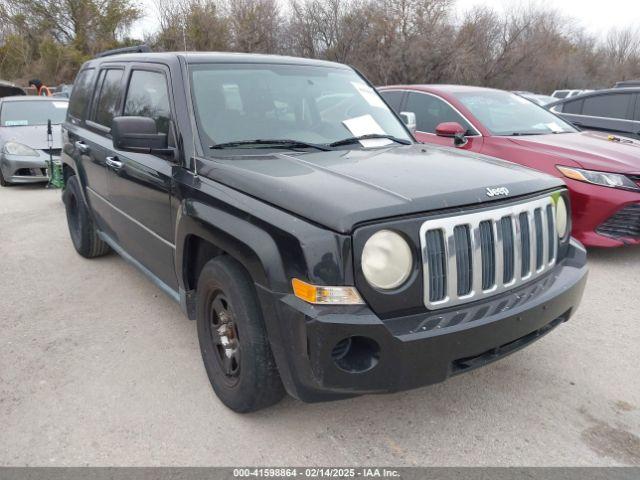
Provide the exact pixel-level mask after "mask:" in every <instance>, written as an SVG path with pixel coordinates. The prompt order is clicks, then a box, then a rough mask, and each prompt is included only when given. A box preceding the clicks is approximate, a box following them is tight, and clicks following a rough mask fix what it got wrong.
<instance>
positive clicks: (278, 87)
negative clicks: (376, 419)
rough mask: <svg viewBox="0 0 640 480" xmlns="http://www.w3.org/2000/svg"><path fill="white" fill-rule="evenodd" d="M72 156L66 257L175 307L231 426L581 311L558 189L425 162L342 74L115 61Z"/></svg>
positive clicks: (82, 97) (414, 379)
mask: <svg viewBox="0 0 640 480" xmlns="http://www.w3.org/2000/svg"><path fill="white" fill-rule="evenodd" d="M62 135H63V145H64V148H63V154H62V161H63V168H64V176H65V180H66V187H65V190H64V192H63V200H64V203H65V205H66V211H67V220H68V223H69V231H70V235H71V240H72V242H73V245H74V246H75V248H76V250H77V251H78V253H80V255H82V256H84V257H96V256H99V255H103V254H105V253H107V252H108V251H110V250H115V251H116V252H117V253H118V254H120V255H121V256H123V257H124V258H125V259H127V260H128V261H130V262H131V263H132V264H134V265H135V266H136V267H138V268H139V269H140V270H141V271H142V272H143V273H144V274H145V275H146V276H148V277H149V278H150V279H151V280H152V281H153V282H154V283H155V284H156V285H157V286H158V287H159V288H161V289H162V290H164V291H165V292H166V293H167V294H168V295H169V296H170V297H171V298H173V299H175V301H177V302H179V303H180V305H181V307H182V309H183V311H184V313H185V314H186V316H188V317H189V318H191V319H195V320H196V321H197V331H198V337H199V342H200V348H201V351H202V357H203V360H204V365H205V367H206V371H207V374H208V376H209V379H210V381H211V384H212V385H213V389H214V390H215V392H216V394H217V395H218V397H219V398H220V399H221V400H222V402H223V403H224V404H225V405H227V406H228V407H230V408H231V409H233V410H235V411H238V412H248V411H252V410H257V409H259V408H263V407H266V406H268V405H271V404H274V403H275V402H277V401H278V400H279V399H281V398H282V396H283V395H284V393H285V391H286V392H288V393H289V394H291V395H293V396H294V397H297V398H299V399H301V400H304V401H311V402H313V401H321V400H329V399H337V398H345V397H349V396H353V395H357V394H362V393H376V392H389V391H397V390H402V389H409V388H415V387H418V386H421V385H427V384H432V383H435V382H440V381H443V380H445V379H446V378H447V377H449V376H451V375H454V374H458V373H462V372H465V371H468V370H471V369H473V368H476V367H478V366H482V365H485V364H487V363H489V362H491V361H494V360H496V359H499V358H501V357H503V356H505V355H507V354H509V353H511V352H513V351H515V350H518V349H519V348H521V347H524V346H526V345H528V344H529V343H531V342H533V341H534V340H536V339H538V338H540V337H541V336H543V335H544V334H545V333H547V332H549V331H550V330H552V329H553V328H554V327H556V326H557V325H558V324H560V323H562V322H564V321H566V320H568V319H569V317H570V316H571V314H572V313H573V312H574V311H575V309H576V307H577V306H578V303H579V301H580V298H581V295H582V291H583V288H584V284H585V280H586V266H585V263H586V253H585V251H584V249H583V248H582V246H581V245H580V244H579V243H578V242H576V241H575V240H573V239H571V236H570V224H569V223H570V218H571V217H570V215H569V212H568V208H569V201H568V196H567V191H566V189H565V188H564V187H563V184H562V183H561V182H560V181H559V180H557V179H555V178H553V177H551V176H546V175H544V174H541V173H538V172H535V171H532V170H529V169H526V168H523V167H520V166H518V165H515V164H510V163H507V162H504V161H500V160H495V159H491V158H488V157H483V156H480V155H477V154H472V153H468V152H462V151H454V150H451V149H446V148H441V147H437V146H426V145H420V144H416V143H415V142H414V140H413V137H412V135H411V133H410V131H409V130H408V129H407V127H406V126H405V125H404V123H403V122H402V121H401V120H400V117H398V116H396V114H395V113H393V111H392V110H391V109H390V108H389V107H388V106H387V104H386V103H385V102H384V101H383V100H382V99H381V97H380V96H379V95H378V94H377V92H376V91H375V90H374V89H373V88H372V87H371V85H370V84H369V83H368V82H367V81H366V80H365V79H364V78H363V77H362V76H361V75H359V74H358V73H357V72H356V71H354V70H353V69H351V68H349V67H347V66H344V65H340V64H336V63H330V62H324V61H316V60H305V59H299V58H288V57H278V56H263V55H246V54H245V55H243V54H218V53H216V54H214V53H125V54H123V53H118V54H114V55H111V54H110V55H105V56H101V57H99V58H96V59H93V60H91V61H89V62H87V63H85V64H84V65H83V67H82V68H81V70H80V72H79V74H78V76H77V79H76V81H75V85H74V89H73V94H72V97H71V101H70V106H69V110H68V116H67V119H66V122H65V123H64V125H63V133H62ZM104 300H105V301H109V299H107V298H105V299H104ZM147 320H148V321H150V322H153V318H148V319H147Z"/></svg>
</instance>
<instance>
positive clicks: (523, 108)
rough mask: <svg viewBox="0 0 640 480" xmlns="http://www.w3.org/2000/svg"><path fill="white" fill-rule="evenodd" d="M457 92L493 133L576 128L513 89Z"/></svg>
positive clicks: (537, 133) (462, 100)
mask: <svg viewBox="0 0 640 480" xmlns="http://www.w3.org/2000/svg"><path fill="white" fill-rule="evenodd" d="M455 96H456V97H457V98H458V99H459V100H460V102H462V104H463V105H464V106H465V107H467V108H468V109H469V110H470V111H471V113H472V114H473V115H474V116H475V117H476V118H477V119H478V120H480V122H482V124H483V125H484V126H485V127H486V128H487V129H488V130H489V131H490V132H491V133H492V134H493V135H541V134H546V133H567V132H576V131H577V130H576V129H575V128H574V127H572V126H571V125H569V124H568V123H567V122H565V121H564V120H562V119H560V118H558V117H557V116H555V115H554V114H553V113H551V112H549V111H547V110H545V109H544V108H542V107H540V106H538V105H536V104H534V103H532V102H530V101H529V100H527V99H525V98H522V97H519V96H518V95H514V94H513V93H509V92H501V91H482V92H460V93H456V94H455Z"/></svg>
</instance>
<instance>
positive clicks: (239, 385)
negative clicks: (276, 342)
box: [196, 256, 285, 413]
mask: <svg viewBox="0 0 640 480" xmlns="http://www.w3.org/2000/svg"><path fill="white" fill-rule="evenodd" d="M196 297H197V301H196V312H197V323H198V340H199V342H200V351H201V353H202V359H203V361H204V366H205V369H206V371H207V375H208V376H209V381H210V382H211V385H212V387H213V390H214V391H215V392H216V395H217V396H218V398H219V399H220V400H221V401H222V403H224V404H225V405H226V406H227V407H229V408H230V409H231V410H234V411H235V412H238V413H247V412H253V411H256V410H260V409H261V408H265V407H268V406H270V405H273V404H275V403H277V402H279V401H280V400H281V399H282V397H283V396H284V394H285V391H284V387H283V386H282V381H281V380H280V375H279V373H278V369H277V367H276V364H275V360H274V358H273V354H272V352H271V347H270V345H269V340H268V338H267V332H266V329H265V326H264V319H263V317H262V311H261V309H260V306H259V304H258V299H257V297H256V294H255V291H254V286H253V283H252V281H251V278H250V277H249V274H248V273H247V272H246V271H245V270H244V268H243V267H242V266H241V265H239V264H238V263H237V262H236V261H235V260H233V259H231V258H229V257H225V256H221V257H217V258H214V259H213V260H210V261H209V262H208V263H207V264H206V265H205V266H204V267H203V269H202V272H201V273H200V278H199V279H198V287H197V294H196Z"/></svg>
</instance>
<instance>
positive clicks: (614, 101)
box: [582, 93, 633, 119]
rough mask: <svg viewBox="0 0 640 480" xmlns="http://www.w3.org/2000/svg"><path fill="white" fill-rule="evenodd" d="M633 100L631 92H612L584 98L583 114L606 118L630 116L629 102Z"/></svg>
mask: <svg viewBox="0 0 640 480" xmlns="http://www.w3.org/2000/svg"><path fill="white" fill-rule="evenodd" d="M632 100H633V95H632V94H630V93H610V94H608V95H595V96H593V97H588V98H585V99H584V104H583V106H582V115H589V116H592V117H606V118H621V119H626V118H629V117H628V116H627V115H628V111H629V104H630V103H631V101H632Z"/></svg>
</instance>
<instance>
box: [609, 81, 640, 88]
mask: <svg viewBox="0 0 640 480" xmlns="http://www.w3.org/2000/svg"><path fill="white" fill-rule="evenodd" d="M625 87H640V80H623V81H622V82H616V84H615V85H614V86H613V88H625Z"/></svg>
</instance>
